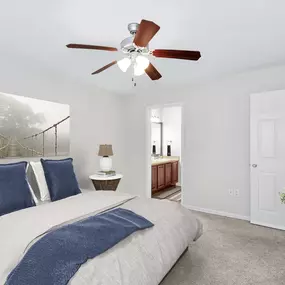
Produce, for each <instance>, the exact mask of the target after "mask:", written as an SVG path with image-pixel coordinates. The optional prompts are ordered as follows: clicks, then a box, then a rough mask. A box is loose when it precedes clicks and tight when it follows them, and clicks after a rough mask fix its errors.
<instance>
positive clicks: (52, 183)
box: [41, 158, 81, 201]
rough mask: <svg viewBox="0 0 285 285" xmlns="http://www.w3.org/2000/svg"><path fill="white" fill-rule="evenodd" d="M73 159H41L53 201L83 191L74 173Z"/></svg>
mask: <svg viewBox="0 0 285 285" xmlns="http://www.w3.org/2000/svg"><path fill="white" fill-rule="evenodd" d="M72 161H73V159H72V158H67V159H61V160H51V159H41V163H42V166H43V170H44V173H45V178H46V182H47V186H48V189H49V194H50V198H51V201H57V200H61V199H64V198H67V197H70V196H73V195H77V194H80V193H81V191H80V189H79V186H78V182H77V179H76V176H75V173H74V169H73V164H72Z"/></svg>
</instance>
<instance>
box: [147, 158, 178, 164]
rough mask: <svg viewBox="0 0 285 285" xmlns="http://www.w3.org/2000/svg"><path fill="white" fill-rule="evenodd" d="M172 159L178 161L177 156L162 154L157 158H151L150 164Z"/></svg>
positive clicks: (163, 162)
mask: <svg viewBox="0 0 285 285" xmlns="http://www.w3.org/2000/svg"><path fill="white" fill-rule="evenodd" d="M174 161H179V156H163V157H160V158H157V159H154V158H152V160H151V165H152V166H153V165H159V164H166V163H170V162H174Z"/></svg>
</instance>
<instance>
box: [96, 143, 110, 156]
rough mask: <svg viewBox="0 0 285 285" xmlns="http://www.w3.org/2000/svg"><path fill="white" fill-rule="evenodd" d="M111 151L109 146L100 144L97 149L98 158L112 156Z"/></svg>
mask: <svg viewBox="0 0 285 285" xmlns="http://www.w3.org/2000/svg"><path fill="white" fill-rule="evenodd" d="M112 155H113V149H112V145H111V144H101V145H100V147H99V152H98V156H112Z"/></svg>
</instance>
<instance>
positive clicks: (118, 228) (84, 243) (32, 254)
mask: <svg viewBox="0 0 285 285" xmlns="http://www.w3.org/2000/svg"><path fill="white" fill-rule="evenodd" d="M152 226H153V224H152V223H151V222H150V221H148V220H146V219H145V218H143V217H141V216H139V215H137V214H135V213H134V212H132V211H129V210H125V209H121V208H118V209H114V210H111V211H109V212H106V213H103V214H100V215H97V216H92V217H90V218H87V219H85V220H83V221H79V222H76V223H73V224H70V225H66V226H63V227H61V228H59V229H57V230H54V231H52V232H49V233H47V234H46V235H45V236H43V237H42V238H41V239H40V240H38V241H37V242H36V243H35V244H33V245H32V246H31V248H30V249H29V250H28V251H27V253H26V254H25V256H24V257H23V259H22V260H21V261H20V263H19V264H18V265H17V266H16V267H15V269H14V270H13V271H12V272H11V273H10V275H9V276H8V278H7V281H6V283H5V284H6V285H16V284H17V285H39V284H41V285H45V284H46V285H52V284H56V285H61V284H67V283H68V282H69V281H70V279H71V278H72V277H73V276H74V274H75V273H76V272H77V270H78V269H79V268H80V266H81V265H82V264H84V263H85V262H86V261H87V260H88V259H92V258H94V257H96V256H98V255H99V254H101V253H103V252H105V251H106V250H108V249H109V248H111V247H113V246H114V245H115V244H117V243H118V242H120V241H121V240H123V239H124V238H126V237H127V236H129V235H130V234H132V233H133V232H135V231H138V230H142V229H146V228H149V227H152Z"/></svg>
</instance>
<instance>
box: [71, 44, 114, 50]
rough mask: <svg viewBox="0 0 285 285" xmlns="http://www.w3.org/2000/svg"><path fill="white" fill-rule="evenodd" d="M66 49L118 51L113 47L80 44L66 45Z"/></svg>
mask: <svg viewBox="0 0 285 285" xmlns="http://www.w3.org/2000/svg"><path fill="white" fill-rule="evenodd" d="M67 47H68V48H80V49H97V50H106V51H118V49H117V48H114V47H105V46H93V45H80V44H68V45H67Z"/></svg>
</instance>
